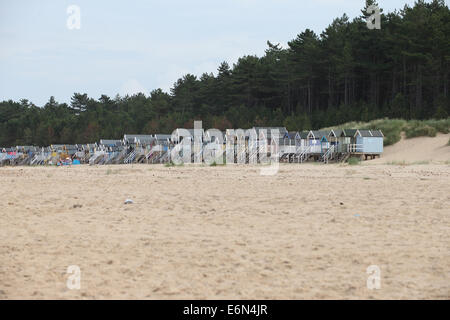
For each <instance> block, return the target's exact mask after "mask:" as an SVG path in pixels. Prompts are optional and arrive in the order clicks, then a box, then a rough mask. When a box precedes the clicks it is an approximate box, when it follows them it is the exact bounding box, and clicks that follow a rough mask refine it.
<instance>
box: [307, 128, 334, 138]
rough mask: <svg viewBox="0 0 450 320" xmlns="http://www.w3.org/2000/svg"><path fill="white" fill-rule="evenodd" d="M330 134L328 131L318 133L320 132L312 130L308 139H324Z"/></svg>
mask: <svg viewBox="0 0 450 320" xmlns="http://www.w3.org/2000/svg"><path fill="white" fill-rule="evenodd" d="M328 134H329V132H328V131H318V130H311V131H310V132H309V133H308V138H310V139H319V140H320V139H322V138H323V137H326V136H328Z"/></svg>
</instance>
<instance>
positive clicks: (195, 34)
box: [0, 0, 448, 105]
mask: <svg viewBox="0 0 450 320" xmlns="http://www.w3.org/2000/svg"><path fill="white" fill-rule="evenodd" d="M364 3H365V1H364V0H306V1H304V0H220V1H219V0H190V1H186V0H161V1H152V0H147V1H143V0H142V1H138V0H135V1H133V0H129V1H106V0H105V1H103V0H95V1H93V0H71V1H65V0H39V1H26V0H14V1H12V0H9V1H6V0H0V100H7V99H13V100H19V99H21V98H26V99H29V100H31V101H32V102H34V103H35V104H37V105H43V104H45V102H47V101H48V99H49V97H50V96H51V95H53V96H55V97H56V100H58V101H60V102H68V101H70V97H71V96H72V94H73V93H74V92H81V93H87V94H88V95H89V96H91V97H94V98H99V97H100V95H101V94H107V95H109V96H115V95H116V94H117V93H119V94H121V95H123V94H126V93H129V94H132V93H136V92H140V91H142V92H144V93H146V94H148V93H149V92H150V91H151V90H153V89H155V88H162V89H164V90H166V91H168V90H169V88H170V87H171V86H172V84H173V83H174V82H175V81H176V80H177V79H178V78H179V77H181V76H182V75H183V74H186V73H193V74H195V75H201V74H202V73H203V72H214V73H215V72H216V70H217V67H218V65H219V63H220V62H222V61H227V62H229V63H230V65H231V64H232V63H234V62H236V60H237V58H238V57H240V56H243V55H248V54H256V55H258V56H261V55H262V54H263V53H264V50H265V48H266V41H267V40H270V41H271V42H273V43H281V44H282V45H283V46H286V43H287V42H288V41H290V40H292V39H293V38H295V37H296V35H297V34H299V33H300V32H302V31H303V30H304V29H306V28H310V29H313V30H314V31H316V32H317V33H320V32H321V31H322V30H323V29H324V28H326V27H327V25H329V24H330V23H331V22H332V20H333V19H334V18H336V17H340V16H342V14H344V13H346V14H347V15H349V16H350V18H354V17H357V16H359V15H360V10H361V9H362V8H363V7H364ZM378 3H379V4H380V7H382V8H383V9H384V11H385V12H386V11H393V10H394V9H400V8H402V7H403V6H404V5H405V4H406V3H407V4H409V5H412V4H413V3H414V1H413V0H379V1H378ZM446 3H447V5H448V1H446ZM70 5H76V6H78V7H79V8H80V12H81V14H80V18H81V27H80V29H73V30H70V29H69V28H68V27H67V20H68V18H69V16H70V14H68V13H67V8H68V7H69V6H70Z"/></svg>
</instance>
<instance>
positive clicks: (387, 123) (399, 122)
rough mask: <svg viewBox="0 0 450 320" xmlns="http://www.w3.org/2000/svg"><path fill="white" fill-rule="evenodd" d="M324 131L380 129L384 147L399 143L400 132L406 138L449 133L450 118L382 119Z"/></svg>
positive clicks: (350, 123) (352, 123)
mask: <svg viewBox="0 0 450 320" xmlns="http://www.w3.org/2000/svg"><path fill="white" fill-rule="evenodd" d="M326 129H380V130H381V131H382V132H383V134H384V145H385V146H389V145H392V144H395V143H397V142H398V141H400V139H401V133H402V132H405V135H406V138H414V137H424V136H425V137H435V136H436V134H437V133H438V132H440V133H449V132H450V118H447V119H440V120H433V119H431V120H403V119H388V118H384V119H378V120H372V121H370V122H356V121H354V122H348V123H344V124H342V125H338V126H334V127H331V128H326ZM449 144H450V141H449Z"/></svg>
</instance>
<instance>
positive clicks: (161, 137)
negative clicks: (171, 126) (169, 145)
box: [155, 133, 172, 141]
mask: <svg viewBox="0 0 450 320" xmlns="http://www.w3.org/2000/svg"><path fill="white" fill-rule="evenodd" d="M171 138H172V135H170V134H160V133H158V134H155V139H156V140H158V141H161V140H170V139H171Z"/></svg>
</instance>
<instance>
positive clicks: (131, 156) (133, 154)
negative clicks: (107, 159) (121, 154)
mask: <svg viewBox="0 0 450 320" xmlns="http://www.w3.org/2000/svg"><path fill="white" fill-rule="evenodd" d="M135 157H136V151H135V150H133V151H132V152H130V154H129V155H128V156H127V157H126V158H125V160H124V161H123V163H125V164H130V163H133V161H134V158H135Z"/></svg>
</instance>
